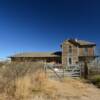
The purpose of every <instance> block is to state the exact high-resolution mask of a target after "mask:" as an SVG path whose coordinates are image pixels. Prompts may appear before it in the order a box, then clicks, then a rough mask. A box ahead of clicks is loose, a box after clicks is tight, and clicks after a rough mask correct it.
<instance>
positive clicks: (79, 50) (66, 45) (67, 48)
mask: <svg viewBox="0 0 100 100" xmlns="http://www.w3.org/2000/svg"><path fill="white" fill-rule="evenodd" d="M95 47H96V44H95V43H93V42H88V41H85V40H78V39H68V40H65V41H64V42H63V44H62V56H63V55H66V56H74V57H75V56H78V57H80V56H95Z"/></svg>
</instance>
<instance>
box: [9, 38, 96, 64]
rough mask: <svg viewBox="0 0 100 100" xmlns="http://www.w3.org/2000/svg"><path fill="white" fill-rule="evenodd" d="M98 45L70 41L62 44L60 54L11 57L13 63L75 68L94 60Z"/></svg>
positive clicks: (48, 53)
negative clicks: (39, 63)
mask: <svg viewBox="0 0 100 100" xmlns="http://www.w3.org/2000/svg"><path fill="white" fill-rule="evenodd" d="M95 47H96V44H95V43H92V42H88V41H85V40H78V39H68V40H65V41H64V42H63V43H62V44H61V51H60V52H32V53H30V52H29V53H19V54H15V55H13V56H10V58H11V61H17V62H24V61H31V62H38V61H39V62H40V61H42V62H47V63H60V64H63V65H67V66H73V65H76V64H78V63H79V62H81V61H83V60H84V59H85V58H89V59H91V60H93V59H94V58H95Z"/></svg>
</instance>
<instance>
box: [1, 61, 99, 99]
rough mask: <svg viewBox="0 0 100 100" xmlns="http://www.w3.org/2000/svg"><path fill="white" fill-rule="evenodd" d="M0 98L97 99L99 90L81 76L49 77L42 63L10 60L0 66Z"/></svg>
mask: <svg viewBox="0 0 100 100" xmlns="http://www.w3.org/2000/svg"><path fill="white" fill-rule="evenodd" d="M0 100H100V90H99V89H97V88H96V87H95V86H93V85H92V84H89V83H86V82H85V81H83V80H80V79H72V78H67V77H66V78H64V79H63V80H62V81H59V80H53V79H50V78H48V76H47V75H45V73H44V71H43V64H41V63H19V64H18V63H11V64H4V65H2V66H1V67H0Z"/></svg>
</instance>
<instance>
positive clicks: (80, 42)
mask: <svg viewBox="0 0 100 100" xmlns="http://www.w3.org/2000/svg"><path fill="white" fill-rule="evenodd" d="M64 42H71V43H73V44H76V45H79V46H96V44H95V43H93V42H89V41H85V40H78V39H69V40H65V41H64Z"/></svg>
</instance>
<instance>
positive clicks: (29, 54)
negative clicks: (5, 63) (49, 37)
mask: <svg viewBox="0 0 100 100" xmlns="http://www.w3.org/2000/svg"><path fill="white" fill-rule="evenodd" d="M10 57H60V55H58V54H56V53H55V52H27V53H19V54H15V55H13V56H10Z"/></svg>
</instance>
